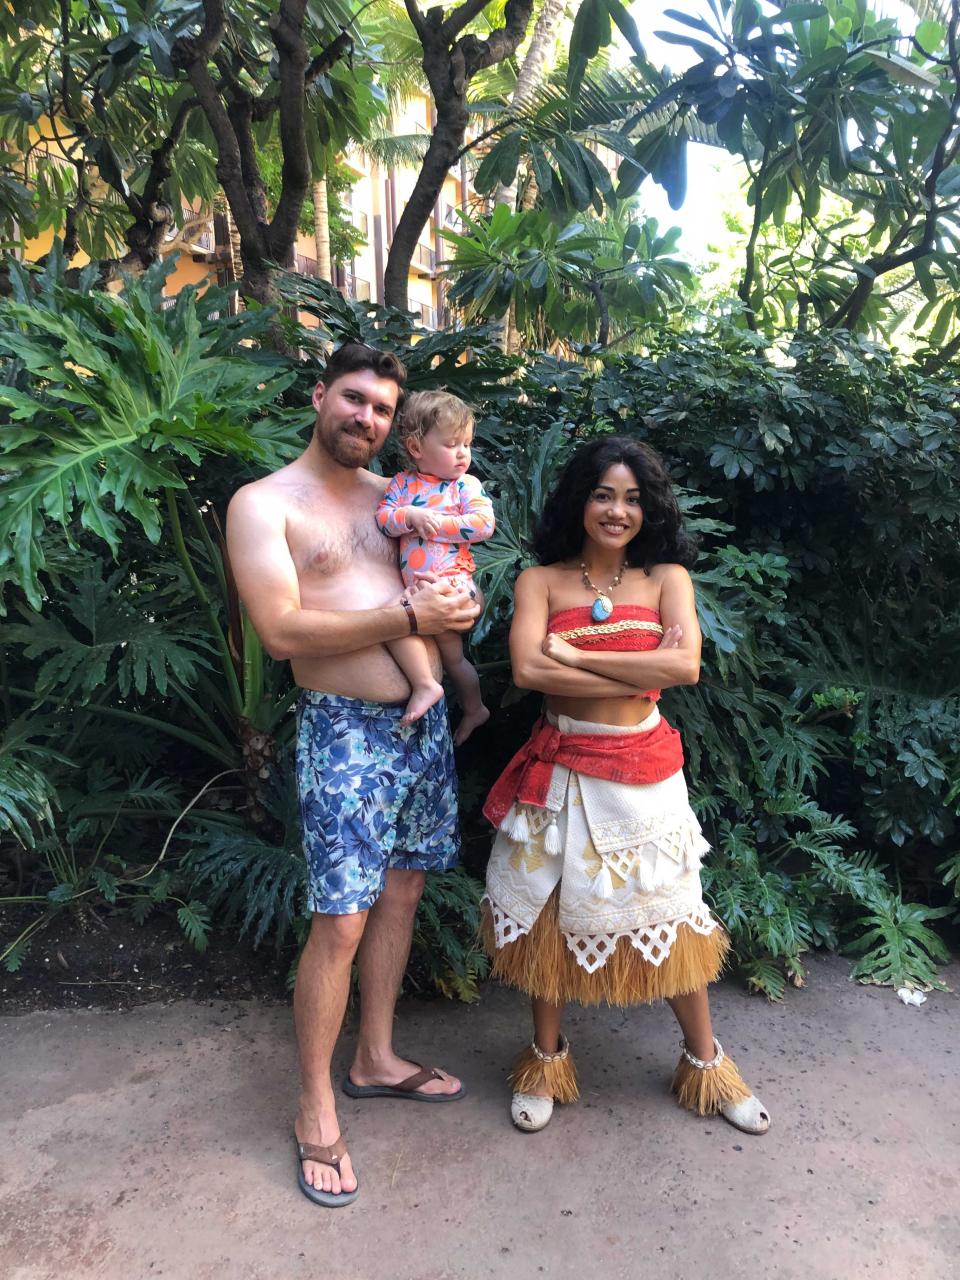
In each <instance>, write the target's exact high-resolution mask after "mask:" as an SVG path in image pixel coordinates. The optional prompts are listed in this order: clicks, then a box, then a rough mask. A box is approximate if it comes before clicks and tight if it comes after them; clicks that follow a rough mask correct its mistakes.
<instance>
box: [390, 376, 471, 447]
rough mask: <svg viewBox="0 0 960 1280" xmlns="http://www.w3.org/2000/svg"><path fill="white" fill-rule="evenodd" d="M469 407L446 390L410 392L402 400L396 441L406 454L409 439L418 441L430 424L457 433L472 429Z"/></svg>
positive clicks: (430, 427) (462, 433)
mask: <svg viewBox="0 0 960 1280" xmlns="http://www.w3.org/2000/svg"><path fill="white" fill-rule="evenodd" d="M473 421H474V419H473V410H472V409H471V408H470V406H469V405H468V404H465V403H464V401H463V400H461V399H460V397H459V396H454V395H451V394H450V392H449V391H414V392H411V394H410V395H408V396H407V398H406V400H404V402H403V412H402V414H401V416H400V421H399V423H398V424H397V434H398V435H399V437H400V443H401V444H402V445H403V447H404V449H405V450H406V452H407V453H408V454H409V453H410V449H409V447H408V446H409V442H410V441H411V440H422V439H423V437H424V436H425V435H426V434H427V432H428V431H432V430H433V428H434V427H450V428H452V429H453V430H454V431H456V432H457V434H458V435H465V434H466V433H467V432H468V431H473Z"/></svg>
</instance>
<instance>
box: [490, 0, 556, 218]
mask: <svg viewBox="0 0 960 1280" xmlns="http://www.w3.org/2000/svg"><path fill="white" fill-rule="evenodd" d="M566 7H567V6H566V0H544V5H543V8H542V9H541V10H540V16H539V17H538V18H537V25H536V26H535V27H534V29H533V37H532V38H531V40H530V47H529V48H528V49H527V53H526V57H525V58H524V59H523V66H522V67H521V68H520V74H519V75H518V76H517V83H516V86H515V88H514V90H513V97H512V98H511V99H510V114H511V115H519V114H520V113H521V112H523V111H526V110H527V108H528V107H529V106H530V103H531V102H532V100H533V96H534V94H535V93H536V91H537V90H538V89H539V88H540V85H541V84H542V83H543V69H544V65H545V63H546V60H547V57H548V56H549V54H550V53H551V52H552V51H553V46H554V43H555V42H556V38H557V32H558V31H559V29H560V23H561V22H562V21H563V15H564V13H565V12H566ZM494 204H505V205H508V206H509V208H510V212H511V213H512V212H513V211H514V209H515V208H516V204H517V181H516V178H514V180H513V182H512V183H511V184H510V186H509V187H500V186H498V187H497V191H496V195H495V197H494Z"/></svg>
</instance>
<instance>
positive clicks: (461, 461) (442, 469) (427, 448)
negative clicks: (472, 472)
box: [410, 426, 473, 480]
mask: <svg viewBox="0 0 960 1280" xmlns="http://www.w3.org/2000/svg"><path fill="white" fill-rule="evenodd" d="M472 441H473V432H472V431H463V430H462V429H460V428H457V427H443V426H436V427H431V428H430V430H429V431H428V432H427V433H426V435H425V436H424V437H423V439H422V440H420V441H418V442H414V441H411V444H410V456H411V457H412V458H413V460H414V461H415V462H416V464H417V470H418V471H422V472H423V473H424V474H425V475H429V476H438V477H439V479H441V480H459V479H460V477H461V476H462V475H463V474H464V473H465V472H466V471H468V470H469V469H470V445H471V443H472Z"/></svg>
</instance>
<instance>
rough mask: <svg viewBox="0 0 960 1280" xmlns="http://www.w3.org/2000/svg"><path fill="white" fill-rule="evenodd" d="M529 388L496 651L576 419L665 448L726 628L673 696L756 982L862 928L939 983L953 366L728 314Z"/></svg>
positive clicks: (511, 491) (501, 576) (718, 881)
mask: <svg viewBox="0 0 960 1280" xmlns="http://www.w3.org/2000/svg"><path fill="white" fill-rule="evenodd" d="M522 389H523V397H522V403H521V404H517V399H516V396H515V395H513V396H511V397H504V398H499V399H497V400H496V401H492V402H491V403H490V406H489V410H488V416H487V417H485V418H484V420H483V421H482V423H481V426H480V432H479V434H480V439H481V442H482V448H481V454H482V457H483V459H484V463H485V464H486V465H490V459H491V457H493V456H495V457H496V458H497V461H496V465H495V466H492V468H491V470H492V474H491V477H490V480H489V483H490V485H491V487H493V488H494V489H495V491H496V493H497V498H498V503H497V509H498V519H499V520H500V523H501V531H500V533H499V534H498V537H497V539H495V540H494V541H492V542H491V543H490V544H488V545H487V546H486V547H485V548H484V549H483V551H482V552H481V557H482V562H483V570H484V572H485V573H486V574H487V578H486V582H485V587H486V590H487V594H488V612H487V619H486V623H485V627H486V630H485V631H483V632H481V634H482V635H483V636H484V640H483V653H484V654H485V655H489V656H490V657H491V658H493V657H494V655H496V654H502V652H503V644H504V627H505V624H506V621H507V619H508V617H509V590H510V584H511V582H512V578H513V575H514V573H515V569H516V567H517V566H518V565H521V564H523V563H528V562H529V561H528V552H527V551H526V548H527V547H528V545H529V543H528V538H529V531H530V520H531V517H532V515H533V513H535V511H536V510H537V509H538V508H539V506H540V502H541V497H540V495H541V494H542V493H543V491H544V488H545V485H546V484H547V483H548V482H549V476H550V475H551V474H552V472H553V469H554V468H555V467H556V465H558V463H559V462H561V461H562V460H563V458H564V457H565V456H566V453H567V451H568V450H569V448H570V447H571V445H572V443H573V442H574V441H575V440H576V438H578V437H580V436H582V435H584V434H586V433H593V432H596V431H610V430H613V429H616V430H620V431H627V432H629V433H631V434H636V435H638V436H639V437H640V438H642V439H644V440H646V441H648V442H650V443H652V444H653V445H654V446H655V447H657V448H659V449H660V450H661V451H662V452H663V453H664V454H665V455H666V456H667V457H668V458H669V459H670V461H671V469H672V472H673V475H674V476H675V478H676V479H677V481H678V482H679V483H680V484H681V485H682V486H683V488H684V491H685V496H684V505H685V507H686V509H687V513H688V518H689V519H690V523H691V525H692V526H693V528H694V529H695V530H697V531H698V532H699V534H700V536H701V538H702V541H703V554H702V556H701V560H700V562H699V564H698V566H697V569H696V571H695V578H696V580H697V584H698V597H699V605H700V616H701V623H702V627H703V632H704V639H705V656H704V670H703V674H702V676H701V680H700V683H699V685H698V686H696V687H695V688H691V689H682V690H678V691H668V693H667V694H666V696H665V699H664V707H665V710H666V712H667V714H668V716H669V717H670V718H671V720H674V721H675V722H676V723H677V725H678V727H679V728H680V729H681V732H682V734H683V737H684V741H685V744H686V749H687V752H688V760H689V765H690V772H691V776H692V779H693V784H694V785H693V795H694V802H695V805H696V807H697V808H698V810H699V812H700V815H701V818H702V820H703V822H704V826H705V829H706V831H707V833H708V838H709V839H710V841H711V843H712V844H713V846H714V848H715V850H716V851H717V852H716V853H715V854H714V856H713V858H712V859H711V860H710V861H709V862H708V867H707V871H706V882H707V885H708V891H709V893H710V895H711V896H712V900H713V902H714V904H715V906H716V907H717V909H718V911H719V913H720V914H721V915H722V916H723V918H724V919H725V920H726V923H727V925H728V927H729V928H730V930H731V932H732V934H733V937H734V942H735V945H736V948H737V954H738V957H739V959H740V961H741V963H742V964H743V965H744V968H745V971H746V973H747V976H748V978H749V980H750V981H751V982H752V983H753V984H754V985H756V986H758V987H760V988H762V989H763V990H765V991H766V992H767V993H768V994H771V995H774V996H776V995H778V994H780V993H781V992H782V989H783V984H784V981H785V980H786V979H787V978H790V979H792V980H794V981H800V980H801V979H802V975H803V961H802V955H803V953H804V951H806V950H808V949H809V948H810V947H812V946H816V945H824V944H825V945H831V946H834V945H838V946H841V947H843V948H849V949H850V950H855V949H856V948H857V947H859V948H860V949H861V950H862V951H863V952H864V954H863V955H862V957H861V959H860V961H859V963H858V965H857V969H856V973H857V976H858V977H861V978H864V979H869V980H878V981H885V982H887V981H893V982H896V984H897V985H911V984H916V985H921V986H922V985H927V984H929V983H932V982H933V981H934V980H935V961H936V960H937V959H939V958H942V955H943V951H942V943H941V942H939V941H937V940H936V935H935V934H934V933H933V932H932V931H931V929H930V923H931V922H934V921H936V920H938V919H940V918H942V917H943V916H944V915H945V914H947V913H948V912H950V911H952V910H955V908H953V907H951V906H950V905H949V904H950V894H949V892H948V887H949V885H952V883H953V881H954V880H955V878H956V870H955V866H956V864H955V856H956V855H955V852H954V853H953V855H952V858H951V859H950V860H948V862H947V863H944V862H943V858H944V853H945V852H947V851H955V850H956V839H957V827H956V809H957V804H956V801H957V796H956V788H955V787H954V788H953V789H952V790H951V782H952V780H953V779H955V778H956V776H957V774H958V771H960V756H958V751H957V745H956V744H957V727H956V716H957V714H958V712H960V680H958V672H957V667H956V661H955V654H956V649H957V640H958V636H960V614H958V612H957V606H956V602H955V597H954V593H953V591H952V586H951V584H952V582H953V581H955V579H956V575H957V573H958V572H960V563H958V553H957V546H958V541H957V527H958V522H960V499H958V485H957V481H958V476H960V430H958V406H957V400H956V389H955V384H954V382H953V380H952V379H950V378H946V377H945V378H942V379H940V378H929V377H924V376H923V375H922V374H921V373H920V372H919V371H918V370H917V369H915V368H910V367H904V366H902V365H900V364H899V363H898V362H897V361H896V360H895V358H894V357H893V356H891V354H890V353H889V352H886V351H884V350H883V349H882V348H879V347H876V346H874V345H872V344H871V343H869V342H868V341H866V340H865V339H855V338H849V337H843V338H834V339H807V340H805V341H804V342H803V343H798V344H796V345H795V346H794V347H793V348H792V350H791V351H790V352H789V354H787V353H775V355H774V358H772V359H771V358H770V355H769V354H768V353H767V351H766V350H765V349H764V344H763V343H762V342H761V341H760V340H759V339H756V338H754V337H753V336H751V335H750V334H749V333H747V332H745V331H742V330H738V329H737V328H736V327H734V326H732V325H720V326H718V327H716V328H715V329H714V330H713V331H712V332H710V333H708V334H706V335H702V336H701V335H692V336H691V335H688V336H686V337H682V336H679V335H677V334H675V333H665V334H663V335H662V338H661V340H660V343H659V344H658V345H657V346H656V347H655V348H654V349H653V350H652V351H651V352H650V354H649V355H647V356H642V357H641V356H631V357H626V358H623V359H620V360H616V361H614V360H610V361H608V362H606V363H605V364H604V365H603V367H602V368H600V369H599V370H597V371H596V372H594V373H592V374H585V372H584V370H583V369H582V367H580V366H577V365H573V364H564V363H563V362H558V361H550V362H542V363H540V364H532V365H528V367H527V371H526V376H525V379H524V382H523V388H522ZM521 424H523V425H521ZM512 700H513V697H512V695H511V701H512ZM528 701H529V699H528ZM511 711H513V708H512V707H511ZM532 714H533V708H532V707H531V709H530V715H531V716H532ZM831 815H839V816H831ZM938 867H940V870H938V869H937V868H938ZM951 876H952V878H951ZM901 886H902V889H903V893H904V894H907V893H909V895H910V896H912V897H913V898H914V899H915V900H914V901H906V902H905V901H904V900H903V897H902V896H901ZM945 886H946V887H945Z"/></svg>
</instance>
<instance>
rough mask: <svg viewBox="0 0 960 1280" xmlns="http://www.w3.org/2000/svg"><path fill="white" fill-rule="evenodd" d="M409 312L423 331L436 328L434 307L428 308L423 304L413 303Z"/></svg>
mask: <svg viewBox="0 0 960 1280" xmlns="http://www.w3.org/2000/svg"><path fill="white" fill-rule="evenodd" d="M411 310H412V311H413V313H414V315H415V316H416V317H417V318H418V319H419V321H420V323H421V324H422V325H423V327H424V328H425V329H435V328H436V327H437V312H436V309H435V308H434V307H428V306H427V304H426V303H425V302H415V303H414V304H413V306H412V307H411Z"/></svg>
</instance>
